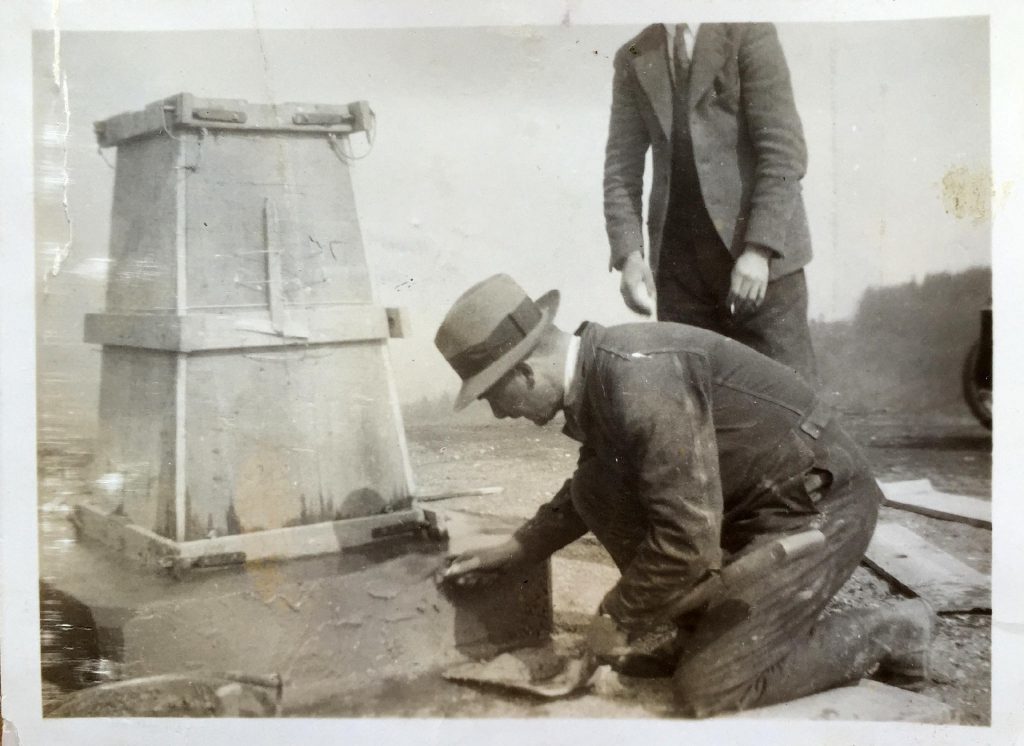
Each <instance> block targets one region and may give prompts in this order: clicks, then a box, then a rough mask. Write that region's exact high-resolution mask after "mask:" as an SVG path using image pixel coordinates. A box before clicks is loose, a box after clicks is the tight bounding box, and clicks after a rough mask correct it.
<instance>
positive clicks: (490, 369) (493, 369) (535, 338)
mask: <svg viewBox="0 0 1024 746" xmlns="http://www.w3.org/2000/svg"><path fill="white" fill-rule="evenodd" d="M559 300H560V296H559V293H558V291H557V290H550V291H548V292H546V293H544V295H542V296H541V297H539V298H538V299H537V300H536V301H534V303H535V304H536V305H537V307H538V308H539V309H540V321H538V322H537V325H536V326H535V327H534V328H533V329H531V330H530V332H529V333H528V334H527V335H526V336H525V337H523V339H522V341H521V342H519V343H518V344H517V345H516V346H515V347H513V348H512V349H510V350H509V351H508V352H506V353H505V354H504V355H502V356H501V357H499V358H498V359H497V360H495V361H494V362H493V363H491V364H490V365H488V366H487V367H486V368H484V369H483V370H482V371H480V372H479V373H477V374H476V375H475V376H471V377H470V378H467V379H466V380H464V381H463V382H462V388H461V389H460V390H459V395H458V396H456V397H455V411H456V412H457V411H459V410H460V409H465V407H466V406H467V405H469V403H470V402H472V401H473V400H475V399H479V398H480V397H481V396H483V395H484V394H486V393H487V391H488V389H490V388H491V387H492V386H493V385H494V384H496V383H497V382H498V381H500V380H501V377H502V376H504V375H505V374H506V373H508V372H509V371H510V370H512V369H513V368H514V367H516V366H517V365H518V364H519V363H521V362H522V361H523V360H525V359H526V357H527V356H528V355H529V354H530V353H531V352H533V349H534V348H535V347H536V346H537V344H538V343H539V342H540V338H541V336H542V335H543V334H544V332H545V331H547V329H548V328H549V327H550V326H551V324H552V322H553V321H554V319H555V314H556V313H558V303H559Z"/></svg>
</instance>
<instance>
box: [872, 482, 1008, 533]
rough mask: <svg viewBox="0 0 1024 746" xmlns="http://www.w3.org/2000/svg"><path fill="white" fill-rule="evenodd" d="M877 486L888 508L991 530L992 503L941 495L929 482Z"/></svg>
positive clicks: (881, 483)
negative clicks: (883, 495)
mask: <svg viewBox="0 0 1024 746" xmlns="http://www.w3.org/2000/svg"><path fill="white" fill-rule="evenodd" d="M878 486H879V487H881V488H882V492H883V493H884V494H885V504H886V505H888V506H889V507H892V508H899V509H900V510H908V511H911V512H913V513H921V514H922V515H927V516H931V517H933V518H941V519H943V520H946V521H957V522H958V523H966V524H968V525H971V526H978V527H980V528H988V529H991V528H992V503H990V502H988V501H986V500H979V499H978V498H976V497H967V496H966V495H950V494H947V493H945V492H939V491H938V490H936V489H935V488H934V487H933V486H932V483H931V482H930V481H929V480H927V479H914V480H910V481H906V482H888V483H886V482H879V483H878Z"/></svg>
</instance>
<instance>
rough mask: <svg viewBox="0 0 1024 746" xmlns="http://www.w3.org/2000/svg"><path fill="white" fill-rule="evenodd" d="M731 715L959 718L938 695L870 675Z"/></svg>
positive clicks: (942, 720) (912, 720)
mask: <svg viewBox="0 0 1024 746" xmlns="http://www.w3.org/2000/svg"><path fill="white" fill-rule="evenodd" d="M729 717H731V718H745V719H754V720H870V721H874V722H908V723H936V724H948V723H955V722H956V714H955V712H954V711H953V708H951V707H950V706H949V705H947V704H944V703H942V702H940V701H939V700H937V699H934V698H932V697H928V696H926V695H924V694H918V693H916V692H910V691H907V690H906V689H900V688H898V687H895V686H889V685H887V684H882V683H879V682H877V681H870V680H868V679H861V681H860V682H858V683H857V684H854V685H852V686H842V687H838V688H836V689H830V690H828V691H825V692H820V693H818V694H812V695H811V696H809V697H802V698H800V699H795V700H793V701H792V702H784V703H782V704H778V705H772V706H770V707H760V708H758V709H755V710H748V711H746V712H742V713H739V714H736V715H730V716H729Z"/></svg>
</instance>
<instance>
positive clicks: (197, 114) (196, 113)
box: [192, 109, 248, 124]
mask: <svg viewBox="0 0 1024 746" xmlns="http://www.w3.org/2000/svg"><path fill="white" fill-rule="evenodd" d="M192 118H193V119H201V120H202V121H204V122H230V123H231V124H245V120H246V119H247V118H248V117H247V116H246V113H245V112H244V111H230V110H229V109H193V110H192Z"/></svg>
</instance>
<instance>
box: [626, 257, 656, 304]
mask: <svg viewBox="0 0 1024 746" xmlns="http://www.w3.org/2000/svg"><path fill="white" fill-rule="evenodd" d="M619 292H620V293H622V299H623V300H624V301H626V305H627V306H629V308H630V309H631V310H633V311H636V312H637V313H639V314H643V315H644V316H650V315H651V313H652V311H653V310H654V301H653V298H654V292H655V291H654V275H653V274H652V273H651V268H650V267H648V266H647V262H646V261H645V260H644V257H643V255H642V254H641V253H640V252H639V251H634V252H633V253H632V254H630V255H629V256H628V257H626V261H625V263H624V264H623V265H622V279H621V281H620V282H619Z"/></svg>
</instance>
